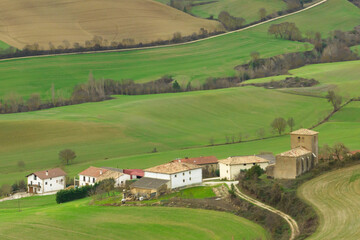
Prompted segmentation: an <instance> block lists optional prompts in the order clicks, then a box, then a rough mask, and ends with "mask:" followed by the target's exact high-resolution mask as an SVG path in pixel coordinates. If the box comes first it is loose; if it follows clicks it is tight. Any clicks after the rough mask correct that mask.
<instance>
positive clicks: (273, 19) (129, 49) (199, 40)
mask: <svg viewBox="0 0 360 240" xmlns="http://www.w3.org/2000/svg"><path fill="white" fill-rule="evenodd" d="M326 1H327V0H322V1H320V2H317V3H314V4H312V5H310V6H308V7H306V8H303V9H300V10H299V11H296V12H292V13H288V14H285V15H282V16H279V17H276V18H272V19H269V20H266V21H263V22H260V23H257V24H254V25H251V26H248V27H245V28H242V29H238V30H234V31H230V32H226V33H222V34H218V35H215V36H210V37H207V38H202V39H198V40H194V41H189V42H184V43H174V44H166V45H158V46H150V47H138V48H127V49H113V50H102V51H87V52H76V53H59V54H46V55H38V56H27V57H16V58H5V59H0V61H10V60H16V59H26V58H39V57H50V56H65V55H78V54H93V53H107V52H128V51H135V50H145V49H156V48H165V47H174V46H181V45H187V44H192V43H196V42H201V41H206V40H209V39H212V38H218V37H222V36H225V35H228V34H232V33H236V32H242V31H245V30H248V29H251V28H254V27H257V26H260V25H263V24H266V23H269V22H272V21H276V20H278V19H281V18H285V17H288V16H291V15H294V14H297V13H301V12H303V11H306V10H309V9H311V8H314V7H316V6H319V5H320V4H323V3H325V2H326Z"/></svg>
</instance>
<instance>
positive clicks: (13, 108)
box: [4, 93, 24, 113]
mask: <svg viewBox="0 0 360 240" xmlns="http://www.w3.org/2000/svg"><path fill="white" fill-rule="evenodd" d="M4 102H5V106H6V107H7V108H8V109H9V110H10V112H13V113H16V112H18V111H19V109H20V106H21V105H23V104H24V100H23V98H22V97H21V96H20V95H19V94H17V93H10V94H8V95H6V96H5V97H4Z"/></svg>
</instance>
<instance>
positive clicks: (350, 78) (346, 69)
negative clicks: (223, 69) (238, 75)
mask: <svg viewBox="0 0 360 240" xmlns="http://www.w3.org/2000/svg"><path fill="white" fill-rule="evenodd" d="M359 69H360V61H351V62H337V63H324V64H313V65H308V66H305V67H301V68H298V69H293V70H290V71H289V72H290V75H292V77H294V76H298V77H303V78H309V79H310V78H314V79H316V80H318V81H319V82H320V85H316V86H314V87H310V88H299V89H292V90H288V89H283V90H282V91H291V92H296V93H300V94H312V95H320V96H325V95H326V92H327V90H328V89H337V91H338V92H339V93H340V94H341V95H342V96H344V97H345V98H346V99H348V98H353V97H359V96H360V93H359V90H360V84H359V83H360V76H359ZM290 75H285V76H276V77H268V78H261V79H254V80H250V81H248V82H246V83H258V82H269V81H271V80H283V79H285V78H286V77H288V76H290Z"/></svg>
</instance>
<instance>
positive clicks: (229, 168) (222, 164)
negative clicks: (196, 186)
mask: <svg viewBox="0 0 360 240" xmlns="http://www.w3.org/2000/svg"><path fill="white" fill-rule="evenodd" d="M254 165H259V166H260V167H261V168H262V169H264V170H266V167H267V166H268V165H269V160H267V159H265V158H262V157H259V156H238V157H228V158H226V159H222V160H219V169H220V178H221V179H224V178H225V179H227V180H234V179H235V178H236V177H237V176H238V175H239V173H240V171H241V170H247V169H250V168H251V167H252V166H254Z"/></svg>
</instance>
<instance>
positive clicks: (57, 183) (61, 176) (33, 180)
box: [26, 168, 66, 193]
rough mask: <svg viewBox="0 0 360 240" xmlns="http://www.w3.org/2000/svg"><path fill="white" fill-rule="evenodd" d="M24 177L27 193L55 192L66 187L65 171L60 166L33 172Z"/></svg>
mask: <svg viewBox="0 0 360 240" xmlns="http://www.w3.org/2000/svg"><path fill="white" fill-rule="evenodd" d="M26 177H27V184H28V193H48V192H55V191H59V190H62V189H65V187H66V182H65V180H66V179H65V177H66V173H65V172H64V171H63V170H62V169H61V168H54V169H50V170H45V171H39V172H34V173H31V174H29V175H27V176H26Z"/></svg>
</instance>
